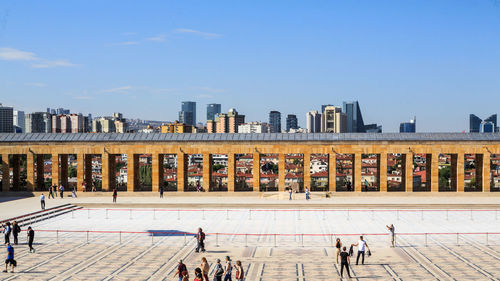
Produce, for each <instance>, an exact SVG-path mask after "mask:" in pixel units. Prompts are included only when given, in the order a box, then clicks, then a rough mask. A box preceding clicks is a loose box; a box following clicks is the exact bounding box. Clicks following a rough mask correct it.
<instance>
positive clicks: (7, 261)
mask: <svg viewBox="0 0 500 281" xmlns="http://www.w3.org/2000/svg"><path fill="white" fill-rule="evenodd" d="M9 264H10V272H11V273H14V267H16V266H17V262H16V260H15V259H14V247H12V246H11V245H10V243H7V258H6V259H5V270H4V271H3V272H7V269H8V267H9Z"/></svg>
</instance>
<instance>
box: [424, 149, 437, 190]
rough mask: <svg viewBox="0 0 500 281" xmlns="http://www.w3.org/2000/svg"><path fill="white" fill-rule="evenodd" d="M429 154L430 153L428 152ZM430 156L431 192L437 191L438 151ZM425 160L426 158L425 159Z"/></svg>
mask: <svg viewBox="0 0 500 281" xmlns="http://www.w3.org/2000/svg"><path fill="white" fill-rule="evenodd" d="M428 155H430V154H428ZM430 156H431V159H430V160H431V161H430V162H431V192H439V153H432V155H430ZM426 161H427V159H426Z"/></svg>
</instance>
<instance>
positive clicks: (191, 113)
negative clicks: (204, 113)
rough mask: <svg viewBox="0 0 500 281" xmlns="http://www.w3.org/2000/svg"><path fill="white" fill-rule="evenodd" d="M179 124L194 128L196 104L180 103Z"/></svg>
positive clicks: (192, 102)
mask: <svg viewBox="0 0 500 281" xmlns="http://www.w3.org/2000/svg"><path fill="white" fill-rule="evenodd" d="M179 122H180V123H184V124H186V125H191V126H196V102H194V101H183V102H182V103H181V111H179Z"/></svg>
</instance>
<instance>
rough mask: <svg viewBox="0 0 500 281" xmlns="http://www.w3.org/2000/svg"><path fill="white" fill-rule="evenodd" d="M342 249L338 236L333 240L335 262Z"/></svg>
mask: <svg viewBox="0 0 500 281" xmlns="http://www.w3.org/2000/svg"><path fill="white" fill-rule="evenodd" d="M341 251H342V242H340V238H337V240H336V241H335V253H336V255H337V264H339V257H340V252H341Z"/></svg>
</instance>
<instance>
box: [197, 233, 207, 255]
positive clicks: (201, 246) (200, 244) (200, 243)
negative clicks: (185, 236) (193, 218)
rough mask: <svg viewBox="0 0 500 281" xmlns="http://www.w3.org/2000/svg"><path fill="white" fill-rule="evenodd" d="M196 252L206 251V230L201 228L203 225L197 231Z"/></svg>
mask: <svg viewBox="0 0 500 281" xmlns="http://www.w3.org/2000/svg"><path fill="white" fill-rule="evenodd" d="M196 242H197V246H196V250H195V251H196V252H197V253H198V252H200V251H201V252H205V232H203V230H202V229H201V227H198V232H197V233H196Z"/></svg>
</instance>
